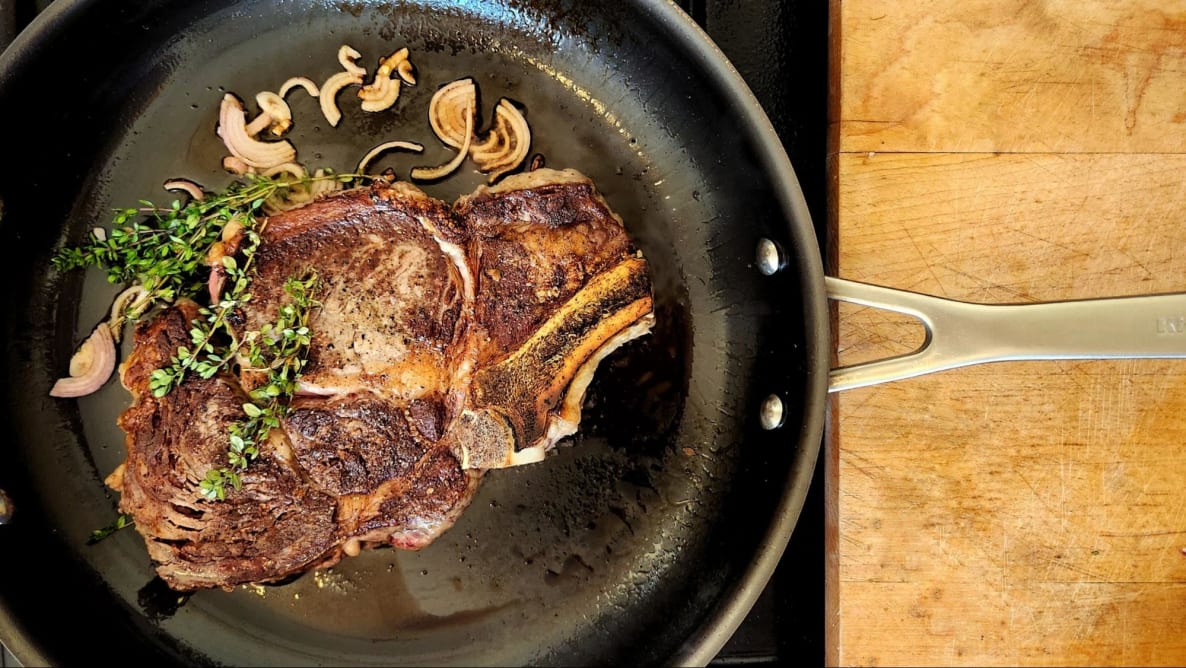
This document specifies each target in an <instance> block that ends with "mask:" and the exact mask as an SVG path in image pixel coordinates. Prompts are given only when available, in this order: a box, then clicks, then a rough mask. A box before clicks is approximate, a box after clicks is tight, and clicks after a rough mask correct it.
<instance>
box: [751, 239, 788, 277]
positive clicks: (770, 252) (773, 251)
mask: <svg viewBox="0 0 1186 668" xmlns="http://www.w3.org/2000/svg"><path fill="white" fill-rule="evenodd" d="M757 259H758V271H760V272H762V273H763V274H765V275H766V276H773V275H774V274H776V273H778V271H779V270H781V269H782V268H783V264H784V263H783V260H782V249H781V248H779V247H778V244H776V243H774V242H773V241H771V240H769V239H767V238H766V237H762V238H761V239H758V255H757Z"/></svg>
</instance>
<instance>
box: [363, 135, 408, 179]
mask: <svg viewBox="0 0 1186 668" xmlns="http://www.w3.org/2000/svg"><path fill="white" fill-rule="evenodd" d="M394 150H399V151H411V152H412V153H420V152H421V151H423V150H424V147H423V146H421V145H420V144H417V143H416V142H410V141H389V142H383V143H382V144H379V145H378V146H376V147H375V148H372V149H371V150H369V151H367V154H366V155H364V156H362V160H359V161H358V169H356V170H355V171H356V172H358V173H359V174H365V173H366V169H367V167H368V166H370V164H371V161H372V160H374V159H375V158H377V157H379V155H380V154H382V153H386V152H387V151H394ZM412 171H413V172H415V171H416V170H412Z"/></svg>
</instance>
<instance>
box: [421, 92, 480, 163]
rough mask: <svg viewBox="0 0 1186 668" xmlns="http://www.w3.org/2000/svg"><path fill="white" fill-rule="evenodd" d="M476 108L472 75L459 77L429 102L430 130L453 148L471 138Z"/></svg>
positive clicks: (476, 100)
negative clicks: (463, 77)
mask: <svg viewBox="0 0 1186 668" xmlns="http://www.w3.org/2000/svg"><path fill="white" fill-rule="evenodd" d="M477 109H478V89H477V87H476V86H475V85H474V80H473V79H469V78H466V79H458V80H457V81H452V82H450V83H447V84H445V85H444V86H442V87H441V88H440V89H439V90H438V91H437V92H436V93H434V94H433V96H432V100H431V101H430V102H429V103H428V122H429V124H430V125H431V126H432V131H433V133H435V134H436V136H437V137H439V138H440V140H441V141H443V142H445V143H446V144H447V145H449V146H452V147H453V148H458V149H459V148H461V146H462V145H463V144H467V143H468V142H469V141H470V136H471V135H472V134H473V128H474V125H475V122H474V114H476V113H477Z"/></svg>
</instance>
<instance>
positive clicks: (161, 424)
mask: <svg viewBox="0 0 1186 668" xmlns="http://www.w3.org/2000/svg"><path fill="white" fill-rule="evenodd" d="M196 316H197V305H196V304H194V303H193V302H181V303H179V304H178V305H177V306H175V307H173V308H170V309H168V310H166V311H165V312H163V313H162V314H161V315H160V316H158V317H157V318H155V319H153V320H152V321H150V322H147V323H145V324H142V325H140V326H138V327H137V328H136V333H135V348H134V350H133V352H132V354H131V356H130V357H129V358H128V360H127V362H126V363H125V364H124V366H123V368H122V370H121V377H122V379H123V382H124V384H125V385H126V386H127V387H128V389H129V390H131V392H132V400H133V403H132V406H131V407H130V408H128V409H127V410H126V411H125V412H124V413H123V414H122V415H121V416H120V418H119V425H120V427H122V428H123V429H124V431H126V432H127V433H128V440H127V444H128V459H127V461H126V462H125V463H124V465H123V467H122V471H123V474H122V480H120V481H119V487H118V489H119V491H120V493H121V495H120V503H119V509H120V511H121V512H124V513H129V514H131V515H132V516H133V517H134V518H135V521H136V528H137V530H138V531H139V532H140V533H141V535H143V536H144V539H145V543H146V544H147V546H148V554H149V556H150V557H151V558H152V560H153V561H154V562H156V564H157V565H158V572H159V573H160V575H161V577H162V578H163V579H164V580H165V582H167V583H168V584H169V586H171V587H173V588H175V589H194V588H198V587H214V586H227V585H231V584H237V583H240V582H268V581H272V580H277V579H280V578H283V577H286V576H288V575H289V574H291V573H294V572H300V571H302V570H305V569H307V568H309V567H310V566H312V565H315V564H319V563H320V564H327V563H329V562H333V561H337V559H338V558H339V556H340V553H338V552H336V551H335V549H336V544H337V542H338V536H337V530H336V526H335V523H334V505H335V504H334V499H333V497H331V496H329V495H328V494H325V493H323V492H320V491H318V490H316V489H313V488H311V487H310V486H308V485H306V484H305V482H304V481H303V480H302V478H301V475H300V473H299V472H298V471H297V470H296V469H294V468H293V467H292V466H291V464H290V463H289V462H288V461H286V460H285V458H284V457H283V456H282V455H283V448H277V447H275V445H274V444H273V443H271V442H269V443H267V444H264V446H263V447H262V448H261V452H260V456H259V458H258V459H257V460H256V461H255V462H254V463H253V464H252V466H251V468H250V469H249V470H248V471H247V472H246V473H245V474H244V475H243V477H242V479H243V487H242V489H241V490H239V491H237V492H235V493H232V494H230V495H228V497H227V499H226V500H225V501H207V500H205V499H204V498H203V497H202V495H201V491H200V489H199V485H200V484H201V482H202V480H203V479H204V478H205V477H206V473H207V471H209V470H210V469H211V468H218V467H221V466H224V465H225V464H226V453H227V427H228V425H229V424H230V423H231V422H233V421H235V420H238V419H240V418H241V416H242V413H243V409H242V408H241V405H242V404H243V401H244V400H245V398H244V396H243V394H242V392H241V391H240V390H239V389H238V388H237V387H236V384H235V380H234V378H231V377H229V376H216V377H214V378H211V379H209V380H202V379H201V378H189V379H187V380H186V381H185V382H184V383H182V384H181V385H179V386H178V387H176V388H174V390H173V391H172V392H170V393H169V394H167V395H165V396H164V397H160V398H157V397H154V396H152V392H151V391H149V388H148V378H149V376H150V375H151V374H152V372H153V370H155V369H157V368H160V367H162V366H164V365H167V364H168V362H169V356H170V355H172V354H174V353H175V352H176V350H177V347H178V346H180V345H187V344H189V341H190V339H189V329H190V321H191V320H192V319H193V318H194V317H196Z"/></svg>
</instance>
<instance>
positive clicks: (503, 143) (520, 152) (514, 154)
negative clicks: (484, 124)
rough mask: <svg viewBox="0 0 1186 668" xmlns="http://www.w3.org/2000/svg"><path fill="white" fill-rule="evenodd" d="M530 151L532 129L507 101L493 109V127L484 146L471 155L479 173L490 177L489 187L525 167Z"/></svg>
mask: <svg viewBox="0 0 1186 668" xmlns="http://www.w3.org/2000/svg"><path fill="white" fill-rule="evenodd" d="M530 148H531V128H530V127H528V125H527V119H526V118H524V117H523V113H522V112H521V111H519V108H518V107H516V106H515V105H514V104H513V103H512V102H511V101H510V100H508V99H506V98H505V97H504V98H503V99H501V100H499V101H498V106H497V107H495V109H494V126H493V127H492V128H490V131H489V133H488V134H487V136H486V139H484V140H483V141H482V142H481V143H479V144H478V145H476V146H474V147H473V148H472V149H471V151H470V157H472V158H473V159H474V162H476V163H477V164H478V169H480V170H481V171H483V172H487V173H489V174H490V183H494V182H495V181H496V180H498V178H499V177H500V176H502V175H503V174H506V173H507V172H509V171H511V170H513V169H515V168H516V167H518V166H519V165H521V164H523V161H524V160H526V159H527V153H528V149H530Z"/></svg>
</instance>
